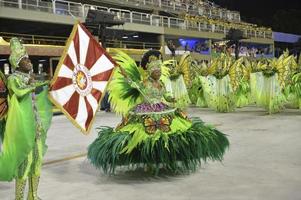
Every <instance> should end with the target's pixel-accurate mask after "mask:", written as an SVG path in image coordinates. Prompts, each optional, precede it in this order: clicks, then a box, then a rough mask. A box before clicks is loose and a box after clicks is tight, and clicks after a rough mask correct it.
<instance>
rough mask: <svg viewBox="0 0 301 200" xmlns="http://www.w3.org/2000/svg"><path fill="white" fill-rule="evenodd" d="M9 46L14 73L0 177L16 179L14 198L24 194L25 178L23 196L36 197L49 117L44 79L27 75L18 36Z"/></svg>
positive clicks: (27, 63)
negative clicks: (41, 80)
mask: <svg viewBox="0 0 301 200" xmlns="http://www.w3.org/2000/svg"><path fill="white" fill-rule="evenodd" d="M10 48H11V55H10V57H9V61H10V64H11V66H12V67H13V69H14V73H13V74H11V75H10V76H9V77H8V79H7V89H8V97H7V99H8V112H7V116H6V124H5V128H4V129H3V131H4V134H3V135H4V138H3V143H2V152H1V154H0V180H1V181H12V180H13V179H15V180H16V200H21V199H23V198H24V189H25V186H26V182H27V180H28V183H29V190H28V191H29V192H28V198H27V199H29V200H38V199H39V198H38V195H37V190H38V184H39V177H40V173H41V166H42V159H43V155H44V154H45V152H46V149H47V147H46V144H45V140H46V133H47V130H48V128H49V126H50V123H51V118H52V110H51V109H52V106H51V103H50V102H49V100H48V97H47V95H48V87H47V84H48V82H40V81H36V80H35V79H34V77H33V75H31V71H32V63H31V61H30V59H29V58H28V54H27V53H26V50H25V47H24V46H23V45H22V44H21V43H20V41H19V39H18V38H12V39H11V41H10Z"/></svg>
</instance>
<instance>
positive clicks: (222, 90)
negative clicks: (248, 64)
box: [202, 54, 242, 112]
mask: <svg viewBox="0 0 301 200" xmlns="http://www.w3.org/2000/svg"><path fill="white" fill-rule="evenodd" d="M233 59H234V58H232V57H231V56H230V55H226V54H221V55H220V57H218V58H215V59H213V60H212V61H211V64H210V66H209V67H208V70H207V74H208V76H207V77H205V78H204V79H202V87H203V89H204V92H205V98H206V102H207V103H208V107H210V108H213V109H215V110H216V111H217V112H232V111H234V110H235V107H236V90H237V88H238V86H239V76H240V75H241V69H242V58H240V59H238V60H236V61H234V60H233Z"/></svg>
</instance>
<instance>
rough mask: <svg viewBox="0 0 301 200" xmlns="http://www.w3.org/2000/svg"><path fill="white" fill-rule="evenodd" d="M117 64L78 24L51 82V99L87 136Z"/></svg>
mask: <svg viewBox="0 0 301 200" xmlns="http://www.w3.org/2000/svg"><path fill="white" fill-rule="evenodd" d="M114 66H115V62H114V61H113V59H112V58H111V56H110V55H109V54H108V53H107V52H106V51H105V50H104V49H103V48H102V47H101V45H100V44H99V43H98V42H97V41H96V40H95V39H94V37H93V36H92V34H91V33H90V32H89V31H88V30H87V29H86V28H85V27H84V26H83V25H82V24H80V23H77V24H75V25H74V27H73V30H72V33H71V35H70V37H69V39H68V42H67V45H66V48H65V51H64V53H63V55H62V57H61V59H60V62H59V64H58V66H57V69H56V71H55V75H54V77H53V80H52V82H51V89H50V99H51V100H52V102H53V103H54V104H55V105H56V106H57V107H58V108H59V109H60V110H61V111H62V112H63V113H64V114H65V115H66V116H67V117H68V118H69V119H70V120H71V121H72V122H73V124H74V125H75V126H77V127H78V128H80V129H81V131H82V132H83V133H85V134H87V133H88V132H89V130H90V128H91V125H92V122H93V119H94V117H95V114H96V111H97V109H98V107H99V104H100V101H101V99H102V96H103V95H104V94H103V93H104V91H105V88H106V86H107V84H108V81H109V79H110V77H111V74H112V71H113V69H114Z"/></svg>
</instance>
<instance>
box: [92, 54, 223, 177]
mask: <svg viewBox="0 0 301 200" xmlns="http://www.w3.org/2000/svg"><path fill="white" fill-rule="evenodd" d="M152 58H153V57H150V60H152V62H150V63H148V64H147V73H148V76H147V77H146V79H145V80H143V78H142V75H141V73H139V70H138V67H137V66H136V63H135V61H134V60H132V59H131V58H130V57H129V56H127V55H126V54H124V53H122V52H119V53H118V55H117V56H116V57H115V59H116V61H117V63H118V65H119V66H120V67H119V68H117V69H116V70H115V72H114V75H113V78H112V81H111V82H110V84H109V86H108V87H109V88H108V90H109V92H110V103H111V105H112V107H113V109H114V110H115V111H116V112H117V113H119V114H121V115H122V117H123V120H122V122H121V123H120V124H119V125H118V126H117V127H116V128H115V129H114V128H111V127H100V128H99V129H98V130H99V135H98V138H97V139H96V140H95V141H94V142H93V143H92V144H91V145H90V146H89V150H88V159H89V160H90V161H91V163H92V164H93V165H94V166H95V167H97V168H100V169H102V170H103V171H104V172H105V173H109V174H112V173H114V172H115V169H116V167H119V166H127V167H128V168H129V169H136V168H139V167H146V168H147V169H149V170H152V172H154V173H158V172H159V170H160V169H165V170H168V171H171V172H174V173H178V172H185V171H193V170H195V169H196V168H197V166H198V165H199V164H200V163H201V161H207V160H219V161H221V160H222V158H223V155H224V152H225V149H226V148H227V147H228V146H229V142H228V139H227V138H226V136H225V135H224V134H223V133H221V132H219V131H218V130H216V129H215V128H213V127H211V126H208V125H205V124H204V122H202V121H201V120H200V119H192V120H191V119H188V118H187V116H186V115H185V113H183V112H182V111H181V110H180V109H177V108H174V107H173V106H172V105H173V104H174V103H175V102H174V99H173V98H172V97H171V96H170V94H168V93H166V91H165V88H164V86H163V84H162V83H161V82H160V76H161V66H160V65H161V64H162V62H161V61H160V60H153V59H152Z"/></svg>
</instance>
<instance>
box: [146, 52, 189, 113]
mask: <svg viewBox="0 0 301 200" xmlns="http://www.w3.org/2000/svg"><path fill="white" fill-rule="evenodd" d="M144 59H146V60H148V57H147V54H146V55H145V56H144ZM191 62H192V58H191V55H190V54H189V53H185V54H184V55H182V57H181V59H180V62H179V63H178V62H177V60H175V59H171V60H167V61H165V62H163V69H164V67H166V68H167V69H169V70H168V71H169V77H168V78H167V79H163V82H164V85H165V87H166V90H167V91H168V92H170V93H171V95H172V96H173V97H174V98H175V100H176V103H175V107H177V108H181V109H184V108H187V107H188V106H189V105H190V104H191V101H190V98H189V94H188V90H187V88H189V87H190V86H191V82H192V81H191V78H190V67H191V66H190V65H191Z"/></svg>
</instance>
